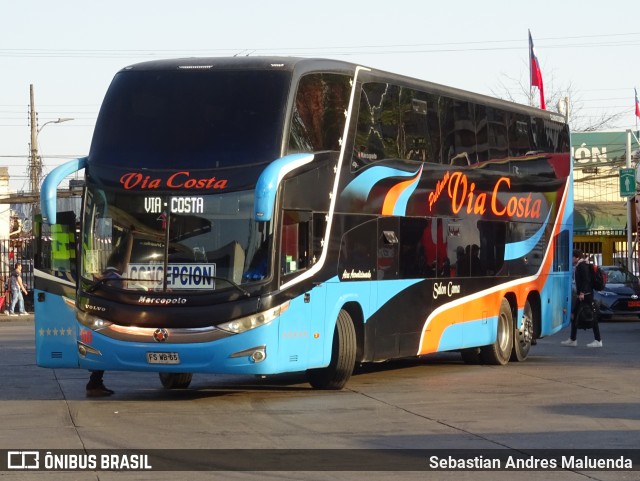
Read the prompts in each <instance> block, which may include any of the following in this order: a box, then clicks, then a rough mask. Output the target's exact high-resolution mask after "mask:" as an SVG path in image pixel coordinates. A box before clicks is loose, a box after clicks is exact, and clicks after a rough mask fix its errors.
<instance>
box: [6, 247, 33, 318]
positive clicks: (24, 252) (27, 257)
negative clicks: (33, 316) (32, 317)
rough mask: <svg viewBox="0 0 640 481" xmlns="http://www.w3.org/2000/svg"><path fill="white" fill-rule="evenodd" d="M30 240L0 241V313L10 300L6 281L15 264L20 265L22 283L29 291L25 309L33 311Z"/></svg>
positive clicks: (31, 249)
mask: <svg viewBox="0 0 640 481" xmlns="http://www.w3.org/2000/svg"><path fill="white" fill-rule="evenodd" d="M33 248H34V243H33V239H32V238H21V239H0V312H4V311H5V310H6V309H7V307H8V305H9V302H10V301H11V299H10V294H9V292H8V281H9V277H10V276H11V272H13V269H14V268H15V265H16V264H17V263H20V264H22V282H24V285H25V287H26V288H27V290H28V291H29V294H28V295H26V296H24V297H25V299H24V300H25V308H26V309H27V311H33V254H34V250H33Z"/></svg>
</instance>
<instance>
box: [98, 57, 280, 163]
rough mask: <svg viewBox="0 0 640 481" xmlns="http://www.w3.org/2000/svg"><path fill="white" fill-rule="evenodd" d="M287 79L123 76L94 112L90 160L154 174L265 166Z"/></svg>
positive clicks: (274, 150) (196, 72) (182, 73)
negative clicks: (151, 170) (180, 168)
mask: <svg viewBox="0 0 640 481" xmlns="http://www.w3.org/2000/svg"><path fill="white" fill-rule="evenodd" d="M289 83H290V73H288V72H284V71H268V70H211V71H209V70H206V69H203V70H200V69H193V70H188V69H182V70H181V69H178V70H160V71H155V70H142V71H136V70H130V71H126V70H125V71H122V72H120V73H118V74H117V75H116V77H115V78H114V80H113V82H112V83H111V86H110V87H109V90H108V92H107V95H106V97H105V100H104V103H103V107H102V109H101V111H100V115H99V117H98V121H97V124H96V129H95V133H94V137H93V141H92V143H91V151H90V154H89V159H90V162H92V163H93V162H95V163H101V164H107V165H116V166H123V165H136V166H137V167H139V168H145V167H150V168H154V169H162V168H175V166H176V165H178V164H180V165H182V166H193V167H197V166H207V167H208V168H216V167H227V166H237V165H246V164H255V163H264V162H271V161H272V160H274V159H276V158H278V157H280V147H281V139H282V134H281V131H282V124H283V119H284V113H285V112H284V109H285V106H286V96H287V93H288V89H289Z"/></svg>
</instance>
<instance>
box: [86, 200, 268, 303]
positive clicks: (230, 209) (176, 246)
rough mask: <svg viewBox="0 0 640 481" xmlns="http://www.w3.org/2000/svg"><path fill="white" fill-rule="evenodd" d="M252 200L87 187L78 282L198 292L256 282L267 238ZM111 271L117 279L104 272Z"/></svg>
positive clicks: (263, 271) (264, 266) (264, 264)
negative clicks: (80, 271) (118, 262)
mask: <svg viewBox="0 0 640 481" xmlns="http://www.w3.org/2000/svg"><path fill="white" fill-rule="evenodd" d="M253 197H254V195H253V191H243V192H233V193H225V194H216V195H201V196H184V197H183V196H179V195H155V196H151V195H140V194H123V193H118V194H117V195H116V194H115V193H112V192H110V191H107V190H101V189H97V188H88V189H87V194H86V197H85V209H84V223H83V233H82V238H81V242H82V245H81V251H82V277H83V278H84V279H85V280H88V281H90V282H92V285H93V286H95V285H96V284H95V283H96V282H99V283H100V285H101V286H105V287H106V286H109V287H119V288H123V289H127V290H144V291H174V290H182V291H184V290H191V291H196V292H206V291H212V290H219V289H225V288H229V287H231V286H233V285H239V284H248V283H252V282H258V281H261V280H262V279H264V278H265V277H267V275H268V272H269V243H268V241H269V239H271V238H272V236H270V225H269V224H265V225H263V226H262V228H260V226H259V223H258V222H256V221H255V220H254V219H253ZM114 259H120V263H121V264H122V266H121V267H118V266H115V265H113V264H116V262H115V261H114ZM116 271H118V272H117V274H118V276H119V278H120V280H119V281H118V282H115V281H111V280H110V278H109V276H108V275H107V273H114V272H116ZM94 288H95V287H94Z"/></svg>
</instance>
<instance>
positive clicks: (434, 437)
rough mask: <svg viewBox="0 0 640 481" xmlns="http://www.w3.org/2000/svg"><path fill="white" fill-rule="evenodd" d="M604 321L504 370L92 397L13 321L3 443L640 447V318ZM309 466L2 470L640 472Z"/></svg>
mask: <svg viewBox="0 0 640 481" xmlns="http://www.w3.org/2000/svg"><path fill="white" fill-rule="evenodd" d="M601 330H602V335H603V343H604V347H603V348H601V349H589V348H587V347H585V344H586V343H587V342H589V341H591V340H592V335H591V331H579V333H578V342H579V346H578V347H576V348H571V347H564V346H561V345H560V341H561V340H563V339H565V338H566V337H567V332H566V331H565V332H562V333H559V334H557V335H555V336H552V337H549V338H545V339H542V340H540V341H539V342H538V345H537V346H535V347H534V348H533V350H532V353H531V355H530V357H529V359H528V360H527V361H526V362H524V363H510V364H509V365H507V366H503V367H498V366H468V365H465V364H463V363H462V361H461V360H460V356H459V355H458V354H455V353H444V354H438V355H432V356H426V357H424V358H422V359H419V360H406V361H401V362H393V363H385V364H378V365H371V366H367V367H365V368H361V369H359V370H358V372H357V373H356V375H354V376H353V377H352V379H351V380H350V382H349V384H348V385H347V388H345V389H344V390H342V391H337V392H335V391H315V390H313V389H311V388H310V387H309V385H308V384H306V382H305V381H304V378H303V377H301V376H299V375H293V376H292V375H288V376H275V377H273V378H269V379H257V378H254V377H233V376H218V375H198V374H196V375H194V379H193V382H192V384H191V387H190V388H189V389H188V390H183V391H167V390H164V389H163V388H162V387H161V385H160V382H159V379H158V376H157V375H155V374H149V373H128V372H110V373H107V374H106V376H105V383H106V384H107V386H108V387H110V388H111V389H114V390H115V391H116V394H115V395H114V396H112V397H111V398H106V399H87V398H85V393H84V386H85V384H86V381H87V378H88V375H87V373H86V372H85V371H81V370H66V369H59V370H50V369H43V368H39V367H37V366H36V365H35V361H34V359H35V355H34V334H33V322H32V320H31V318H7V317H2V319H0V367H1V369H0V387H1V389H0V450H1V449H4V450H21V449H37V450H57V449H79V450H89V451H91V450H100V449H125V450H127V452H140V451H141V450H146V449H158V450H172V449H175V448H179V449H201V450H202V449H203V450H210V449H229V450H232V451H229V456H230V457H233V456H248V453H250V451H246V450H247V449H279V450H288V449H309V450H311V452H316V451H314V450H318V449H359V450H360V449H368V450H377V449H384V450H387V449H442V450H455V449H480V450H495V449H507V450H510V452H522V451H526V450H531V449H551V450H555V449H639V448H640V405H639V403H638V400H639V398H640V396H639V395H640V387H639V383H638V373H639V372H640V371H639V368H640V323H639V322H617V323H615V322H614V323H605V324H602V325H601ZM285 452H286V451H279V452H278V453H285ZM445 452H446V451H445ZM168 453H169V454H170V451H168ZM198 453H205V454H206V451H202V452H197V453H196V454H198ZM328 453H329V452H328ZM249 461H250V459H249V458H247V462H248V465H249V466H250V465H251V463H250V462H249ZM230 462H232V463H235V464H234V465H238V464H239V463H240V462H239V461H238V460H236V459H231V460H230ZM381 462H383V461H381ZM304 463H305V459H303V458H296V457H293V458H292V459H291V470H290V471H289V470H287V471H277V472H274V471H268V472H255V471H254V472H238V471H232V472H219V471H214V472H212V471H194V472H188V473H186V472H182V471H179V472H158V471H153V472H118V471H102V470H93V471H91V470H89V471H82V472H80V471H78V472H75V471H73V472H30V473H24V472H16V471H4V472H3V471H0V478H1V479H2V480H4V479H7V480H14V479H15V480H18V479H20V480H22V479H25V480H26V479H29V480H32V479H35V480H38V479H43V480H65V481H66V480H72V479H73V480H83V481H84V480H112V479H135V480H154V481H156V480H161V479H172V480H176V479H188V480H199V479H220V480H222V479H232V480H233V479H243V480H244V479H292V480H293V479H295V480H297V479H305V480H307V479H309V480H365V479H366V480H371V479H374V480H377V479H392V478H394V479H401V480H404V479H416V480H430V479H434V480H436V479H437V480H459V479H460V480H467V479H468V480H474V481H477V480H480V481H482V480H495V479H505V480H506V479H526V480H551V481H555V480H571V481H572V480H587V479H588V480H592V479H597V480H640V471H583V470H580V469H565V470H558V471H516V472H504V471H501V472H495V471H494V472H490V471H472V472H469V471H453V472H452V471H440V472H431V471H419V472H416V471H404V472H399V473H390V472H379V471H369V472H357V471H349V472H336V471H322V470H317V467H314V469H312V470H306V471H305V468H308V466H306V465H305V464H304ZM373 464H375V463H373Z"/></svg>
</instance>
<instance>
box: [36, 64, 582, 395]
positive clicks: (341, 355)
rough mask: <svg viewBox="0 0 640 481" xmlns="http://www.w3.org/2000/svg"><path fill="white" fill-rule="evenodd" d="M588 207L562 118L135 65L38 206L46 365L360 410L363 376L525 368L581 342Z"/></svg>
mask: <svg viewBox="0 0 640 481" xmlns="http://www.w3.org/2000/svg"><path fill="white" fill-rule="evenodd" d="M81 169H84V177H85V187H84V193H83V198H82V207H81V211H78V212H73V211H72V210H66V211H63V210H62V209H60V212H57V210H58V209H57V207H58V204H57V202H56V192H57V186H58V185H59V184H60V183H61V182H62V180H63V179H64V178H65V177H67V176H69V175H70V174H72V173H74V172H77V171H78V170H81ZM572 195H573V194H572V166H571V161H570V141H569V132H568V127H567V125H566V124H565V123H564V122H563V118H562V117H560V116H558V115H556V114H553V113H549V112H546V111H543V110H538V109H534V108H531V107H528V106H523V105H518V104H514V103H510V102H506V101H502V100H498V99H494V98H490V97H487V96H483V95H478V94H474V93H469V92H465V91H462V90H458V89H454V88H450V87H446V86H442V85H437V84H433V83H430V82H426V81H421V80H417V79H413V78H408V77H404V76H400V75H396V74H392V73H387V72H383V71H378V70H375V69H370V68H366V67H362V66H358V65H354V64H351V63H347V62H340V61H333V60H322V59H301V58H279V57H278V58H273V57H269V58H264V57H262V58H261V57H257V58H252V57H245V58H202V59H183V60H164V61H154V62H146V63H140V64H136V65H132V66H130V67H126V68H124V69H123V70H121V71H120V72H118V73H117V74H116V76H115V78H114V79H113V81H112V83H111V85H110V87H109V89H108V91H107V93H106V97H105V99H104V102H103V104H102V107H101V110H100V113H99V116H98V119H97V123H96V127H95V132H94V135H93V139H92V143H91V147H90V151H89V154H88V156H87V157H84V158H81V159H77V160H74V161H71V162H68V163H66V164H64V165H62V166H60V167H58V168H56V169H55V170H53V171H52V172H51V173H50V174H49V175H48V176H47V178H46V179H45V182H44V183H43V186H42V196H41V212H42V215H41V219H40V220H39V222H38V223H37V234H38V242H37V246H38V247H37V254H36V267H37V270H36V286H35V312H36V316H35V317H36V320H35V335H36V352H37V363H38V365H40V366H45V367H52V368H58V367H76V368H82V369H89V370H127V371H147V372H149V371H151V372H158V373H159V374H160V380H161V382H162V385H163V386H165V387H167V388H185V387H188V386H189V384H190V382H191V380H192V374H193V373H231V374H249V375H251V374H253V375H270V374H275V373H284V372H296V371H297V372H306V373H307V379H308V381H309V383H310V384H311V385H312V386H313V387H315V388H319V389H340V388H342V387H343V386H344V385H345V384H346V382H347V381H348V379H349V378H350V376H351V374H352V372H353V369H354V366H356V365H357V364H359V363H365V362H380V361H385V360H389V359H394V358H402V357H412V356H421V355H425V354H428V353H434V352H440V351H460V352H461V353H462V358H463V360H464V361H465V362H467V363H490V364H498V365H503V364H506V363H508V362H509V361H510V360H515V361H523V360H525V359H526V358H527V356H528V355H529V352H530V349H531V346H532V344H535V339H537V338H540V337H543V336H547V335H550V334H552V333H555V332H556V331H558V330H560V329H561V328H562V327H563V326H565V325H566V324H567V323H568V322H569V312H570V299H571V293H570V268H571V267H570V259H571V255H570V249H571V245H572V220H573V197H572ZM114 272H115V275H114Z"/></svg>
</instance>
